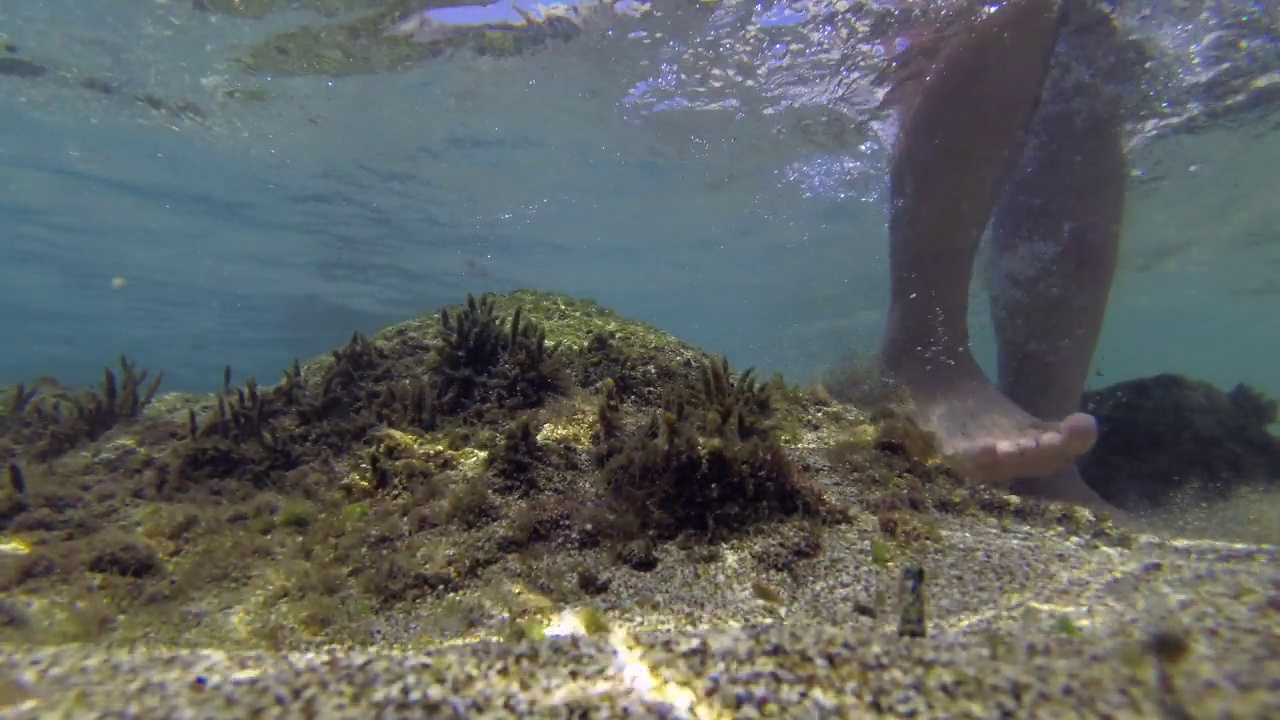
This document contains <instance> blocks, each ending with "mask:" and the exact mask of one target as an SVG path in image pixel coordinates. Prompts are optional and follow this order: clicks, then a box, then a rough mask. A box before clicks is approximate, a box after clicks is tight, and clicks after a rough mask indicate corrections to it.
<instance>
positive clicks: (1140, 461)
mask: <svg viewBox="0 0 1280 720" xmlns="http://www.w3.org/2000/svg"><path fill="white" fill-rule="evenodd" d="M1084 409H1085V411H1086V412H1090V413H1092V414H1094V415H1095V416H1096V417H1097V418H1098V424H1099V426H1100V428H1101V434H1100V435H1099V437H1098V443H1097V445H1096V446H1095V447H1094V449H1093V450H1092V451H1091V452H1090V453H1089V454H1088V455H1086V456H1085V457H1084V459H1083V460H1082V461H1081V464H1080V470H1081V473H1082V474H1083V475H1084V478H1085V480H1086V481H1087V482H1088V483H1089V484H1090V485H1091V486H1092V487H1093V488H1094V489H1095V490H1097V491H1098V493H1099V494H1101V495H1102V496H1103V497H1104V498H1106V499H1107V500H1109V501H1111V502H1113V503H1116V504H1117V505H1120V506H1121V507H1125V508H1144V507H1150V506H1153V505H1162V504H1166V503H1168V502H1170V501H1171V500H1174V499H1176V498H1180V497H1185V496H1186V495H1187V493H1190V494H1192V495H1196V496H1199V497H1200V498H1201V499H1212V498H1213V497H1222V496H1224V495H1227V494H1229V493H1230V492H1232V491H1233V490H1235V489H1238V488H1242V487H1253V488H1257V487H1266V486H1272V487H1273V486H1275V485H1276V484H1277V483H1280V437H1278V436H1277V435H1276V434H1275V433H1274V432H1272V431H1271V430H1270V427H1271V426H1273V424H1274V423H1275V422H1276V420H1277V418H1276V402H1275V401H1274V400H1271V399H1269V398H1267V397H1265V396H1264V395H1262V394H1261V393H1259V392H1258V391H1257V390H1255V389H1253V388H1251V387H1249V386H1248V385H1238V386H1236V387H1235V388H1234V389H1233V390H1231V391H1230V392H1223V391H1222V390H1220V389H1218V388H1217V387H1215V386H1213V385H1211V384H1209V383H1206V382H1200V381H1195V380H1190V379H1188V378H1185V377H1182V376H1179V375H1172V374H1163V375H1157V376H1155V377H1150V378H1140V379H1137V380H1129V381H1126V382H1121V383H1117V384H1115V385H1112V386H1110V387H1107V388H1103V389H1101V390H1098V391H1095V392H1090V393H1086V395H1085V399H1084Z"/></svg>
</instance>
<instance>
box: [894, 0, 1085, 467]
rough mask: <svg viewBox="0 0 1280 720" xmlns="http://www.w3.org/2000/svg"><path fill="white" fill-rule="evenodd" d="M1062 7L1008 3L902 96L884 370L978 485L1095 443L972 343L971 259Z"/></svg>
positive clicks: (1064, 461) (1025, 121) (955, 39)
mask: <svg viewBox="0 0 1280 720" xmlns="http://www.w3.org/2000/svg"><path fill="white" fill-rule="evenodd" d="M1057 10H1058V8H1057V4H1056V3H1055V2H1054V1H1053V0H1012V1H1011V2H1009V3H1007V4H1006V5H1004V6H1003V7H1001V8H1000V9H998V10H996V11H994V12H993V13H991V14H989V15H987V16H986V17H984V18H982V19H981V20H979V21H976V22H974V23H972V24H970V25H969V26H968V27H966V28H965V29H964V30H963V31H961V32H959V33H956V34H955V35H953V36H952V37H951V38H950V39H949V40H948V41H947V43H946V45H944V46H943V47H942V48H941V49H940V51H939V52H938V54H937V59H936V61H935V63H934V64H933V66H932V67H931V68H930V69H929V72H928V73H927V74H926V76H925V77H924V78H923V79H922V80H921V81H920V82H919V85H918V87H916V88H914V93H913V95H912V97H911V98H910V99H909V100H908V101H907V102H906V103H904V104H905V107H904V110H903V116H902V123H901V127H900V129H899V135H898V141H897V144H896V146H895V149H894V156H893V160H892V165H891V168H890V195H891V197H890V202H891V204H890V215H889V234H890V276H891V280H890V283H891V288H890V309H889V320H888V326H887V329H886V333H885V337H884V341H883V344H882V347H881V361H882V362H883V364H884V368H885V370H886V372H887V374H888V375H889V376H890V377H892V378H893V379H894V380H896V381H898V382H899V383H900V384H902V385H903V386H904V387H905V388H906V389H907V390H908V392H909V393H910V395H911V399H912V402H913V405H914V415H915V417H916V419H917V421H918V422H919V423H920V425H921V426H922V427H924V428H925V429H927V430H930V431H932V432H934V433H935V434H936V435H937V436H938V437H939V439H940V441H941V444H942V449H943V451H944V452H946V453H947V454H948V455H949V456H951V457H952V459H953V461H954V462H956V464H957V465H958V466H959V467H960V468H961V469H963V470H965V471H967V472H968V474H969V475H970V476H971V477H972V478H973V479H974V480H977V481H984V482H1007V481H1012V480H1014V479H1016V478H1019V477H1028V476H1043V475H1047V474H1049V473H1052V472H1054V471H1056V470H1059V469H1060V468H1062V467H1065V466H1067V465H1069V464H1070V463H1071V461H1072V460H1073V459H1074V458H1075V457H1077V456H1078V455H1079V454H1081V453H1083V452H1084V451H1085V450H1087V449H1088V448H1089V447H1090V446H1091V445H1092V443H1093V440H1094V438H1095V437H1096V426H1095V424H1094V422H1093V419H1092V418H1090V417H1089V416H1087V415H1080V414H1075V415H1070V416H1068V417H1067V418H1066V419H1065V420H1063V421H1061V422H1056V423H1045V422H1042V421H1040V420H1038V419H1037V418H1035V417H1033V416H1032V415H1030V414H1028V413H1027V412H1025V411H1023V410H1021V409H1020V408H1018V407H1017V405H1015V404H1014V403H1013V402H1012V401H1011V400H1009V399H1008V398H1006V397H1005V396H1004V395H1002V394H1001V393H1000V392H999V391H998V390H997V389H996V388H995V387H994V386H993V385H992V384H991V383H990V381H989V380H988V379H987V377H986V376H985V374H984V373H983V372H982V370H981V368H979V366H978V364H977V362H976V361H975V360H974V358H973V355H972V353H971V352H970V349H969V333H968V325H967V319H968V299H969V287H970V281H971V278H972V272H973V264H974V258H975V256H976V253H977V249H978V245H979V243H980V241H981V238H982V234H983V232H984V230H985V228H986V226H987V224H988V221H989V219H990V217H991V213H992V210H993V208H994V206H995V204H996V201H997V199H998V198H999V197H1000V195H1001V193H1002V188H1003V187H1004V186H1005V184H1006V181H1007V180H1008V179H1009V178H1010V176H1011V175H1012V173H1013V172H1014V169H1015V167H1016V163H1017V161H1018V159H1019V158H1020V157H1021V155H1022V150H1023V144H1024V137H1025V135H1026V130H1027V128H1028V126H1029V125H1030V123H1031V119H1032V117H1033V115H1034V113H1035V111H1036V106H1037V103H1038V102H1039V98H1040V93H1041V90H1042V87H1043V84H1044V81H1045V78H1046V76H1047V73H1048V69H1049V63H1050V57H1051V54H1052V51H1053V48H1054V45H1055V43H1056V41H1057V31H1058V15H1057Z"/></svg>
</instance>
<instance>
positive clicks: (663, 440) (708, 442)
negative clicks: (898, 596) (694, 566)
mask: <svg viewBox="0 0 1280 720" xmlns="http://www.w3.org/2000/svg"><path fill="white" fill-rule="evenodd" d="M690 397H691V398H692V399H693V401H694V402H693V403H691V402H689V401H688V400H687V399H686V398H690ZM605 402H606V403H607V402H608V400H607V399H606V401H605ZM770 416H771V410H770V402H769V397H768V394H767V393H764V392H762V391H761V389H760V388H759V387H757V386H756V384H755V381H754V379H753V378H752V373H751V370H746V371H744V372H742V373H741V374H739V375H738V376H737V377H736V378H734V377H733V376H731V375H730V374H729V370H728V363H727V362H726V361H724V360H721V361H719V362H713V363H711V364H710V365H708V366H707V367H706V368H705V369H704V371H703V374H702V381H701V383H700V385H699V386H697V387H695V388H681V387H677V388H673V389H671V390H669V392H668V395H667V398H666V401H665V402H664V405H663V408H662V410H661V412H656V413H654V414H653V415H651V416H650V418H649V420H648V422H647V423H645V424H644V425H642V426H641V427H639V428H637V429H636V430H634V431H633V432H632V433H630V434H629V435H626V436H615V437H614V438H613V439H612V440H610V439H608V437H607V435H608V434H612V432H611V431H604V427H603V426H606V425H608V424H609V423H611V422H612V421H610V420H607V419H608V418H609V417H610V411H609V410H608V409H607V405H606V406H605V407H604V408H602V411H601V417H602V418H605V419H606V422H602V432H601V433H600V437H601V439H602V442H604V443H605V446H604V447H602V449H601V454H602V456H603V457H604V458H605V460H606V465H605V467H604V470H603V477H604V482H605V484H606V487H607V491H608V493H609V496H610V498H611V500H612V502H613V503H614V504H615V506H616V508H617V510H618V512H619V513H623V514H625V515H626V516H628V517H632V518H635V519H637V520H638V522H639V526H640V529H641V530H643V531H646V532H649V533H652V534H653V535H655V536H657V537H660V538H670V537H674V536H675V535H677V534H679V533H681V532H683V531H686V530H688V531H694V532H697V533H701V534H704V535H706V536H708V537H712V538H715V537H721V536H724V535H726V534H730V533H734V532H738V531H741V530H742V529H743V528H745V527H746V526H748V525H750V524H751V523H755V522H760V521H764V520H769V519H774V518H780V517H784V516H788V515H795V514H807V515H820V514H821V512H822V509H823V503H822V501H821V498H820V496H819V495H818V493H817V492H816V491H815V490H814V489H813V488H811V487H810V486H809V485H808V484H807V483H806V482H805V481H804V480H803V479H802V478H801V477H799V476H798V475H797V473H796V469H795V467H794V466H793V465H792V462H791V460H790V459H789V458H788V457H787V454H786V451H785V450H784V449H783V447H782V445H781V443H780V442H779V441H778V439H777V437H776V436H775V434H774V432H773V428H772V426H771V424H770Z"/></svg>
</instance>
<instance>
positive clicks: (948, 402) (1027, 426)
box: [893, 360, 1098, 492]
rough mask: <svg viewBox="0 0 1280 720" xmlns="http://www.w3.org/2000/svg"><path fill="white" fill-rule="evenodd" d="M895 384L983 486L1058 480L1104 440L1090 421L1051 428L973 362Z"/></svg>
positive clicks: (898, 375)
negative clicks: (1056, 477) (1004, 392)
mask: <svg viewBox="0 0 1280 720" xmlns="http://www.w3.org/2000/svg"><path fill="white" fill-rule="evenodd" d="M893 377H894V379H896V380H897V381H898V382H900V383H902V384H903V385H904V386H905V387H906V389H907V390H908V392H909V393H910V395H911V401H912V405H913V406H914V407H913V410H912V415H913V417H914V418H915V420H916V422H917V423H919V425H920V427H922V428H923V429H925V430H929V431H931V432H933V433H934V434H935V435H937V437H938V441H939V443H940V444H941V446H942V447H941V449H942V452H943V454H945V455H946V456H947V457H948V459H949V460H950V461H951V462H952V464H953V465H954V466H955V467H956V469H957V470H960V471H962V472H964V473H967V474H968V475H969V477H970V478H971V479H972V480H974V481H976V482H984V483H1009V482H1012V481H1014V480H1016V479H1018V478H1027V477H1036V478H1041V477H1047V476H1051V475H1053V474H1054V473H1056V472H1058V471H1060V470H1063V469H1064V468H1067V467H1070V466H1071V465H1072V464H1073V463H1074V462H1075V459H1076V458H1078V457H1080V456H1081V455H1083V454H1084V453H1085V452H1086V451H1088V450H1089V448H1091V447H1093V443H1094V441H1095V440H1096V439H1097V437H1098V425H1097V422H1096V421H1095V420H1094V419H1093V416H1091V415H1086V414H1084V413H1075V414H1072V415H1069V416H1067V417H1066V418H1064V419H1062V420H1059V421H1056V422H1046V421H1043V420H1040V419H1038V418H1035V417H1032V416H1031V415H1029V414H1027V413H1026V412H1024V411H1023V410H1022V409H1020V408H1019V407H1018V406H1017V405H1015V404H1014V403H1013V402H1012V401H1011V400H1009V399H1008V398H1006V397H1005V396H1004V395H1002V394H1001V393H1000V391H999V390H997V389H996V388H995V387H994V386H992V384H991V383H990V382H989V381H988V380H987V378H986V376H985V375H984V374H983V373H982V370H981V369H980V368H979V367H978V366H977V363H974V362H973V361H972V360H969V361H968V362H959V363H956V364H954V365H945V366H943V367H938V366H937V365H934V366H932V367H930V368H928V369H927V370H924V371H922V372H914V373H913V372H910V371H907V372H895V373H893ZM1080 484H1081V485H1083V484H1084V482H1083V481H1080ZM1077 489H1078V488H1077ZM1085 489H1086V490H1088V488H1087V486H1085ZM1090 492H1092V491H1090Z"/></svg>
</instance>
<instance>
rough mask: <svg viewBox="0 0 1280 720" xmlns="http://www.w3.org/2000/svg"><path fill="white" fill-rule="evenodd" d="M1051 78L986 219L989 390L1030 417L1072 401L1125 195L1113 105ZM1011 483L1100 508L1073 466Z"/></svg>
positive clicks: (1090, 79) (1104, 294)
mask: <svg viewBox="0 0 1280 720" xmlns="http://www.w3.org/2000/svg"><path fill="white" fill-rule="evenodd" d="M1067 32H1070V31H1067ZM1097 34H1098V33H1097V32H1093V35H1095V36H1096V35H1097ZM1082 40H1083V39H1082ZM1072 41H1073V38H1072V37H1070V36H1067V37H1066V38H1065V39H1064V42H1065V43H1067V44H1068V45H1069V44H1071V43H1072ZM1075 52H1076V53H1083V52H1086V50H1085V49H1083V48H1077V49H1076V51H1075ZM1062 74H1063V75H1065V76H1069V78H1070V79H1063V80H1061V81H1058V80H1056V79H1051V80H1050V83H1049V88H1048V90H1047V94H1048V95H1049V96H1051V97H1048V98H1047V99H1046V101H1045V102H1044V103H1043V104H1042V106H1041V107H1040V109H1039V111H1038V112H1037V114H1036V117H1035V119H1034V120H1033V123H1032V127H1031V130H1030V133H1029V135H1028V142H1027V147H1026V150H1025V151H1024V155H1023V161H1022V163H1021V164H1020V165H1019V167H1018V169H1017V170H1016V171H1015V173H1014V175H1013V177H1012V178H1011V181H1010V185H1009V189H1008V192H1007V193H1006V195H1005V197H1004V198H1003V200H1002V201H1001V203H1000V204H999V205H998V207H997V209H996V214H995V218H994V220H993V222H992V226H991V234H992V243H991V245H992V247H991V256H990V260H991V263H990V266H991V271H992V272H990V273H989V276H990V283H991V287H990V291H991V310H992V320H993V322H994V326H995V334H996V343H997V357H998V364H999V387H1000V390H1001V391H1002V392H1003V393H1004V394H1005V396H1007V397H1008V398H1009V399H1011V400H1013V401H1014V402H1015V403H1017V404H1018V406H1019V407H1021V408H1022V409H1024V410H1026V411H1027V412H1028V413H1030V414H1032V415H1034V416H1036V417H1041V418H1055V417H1063V416H1065V415H1068V414H1070V413H1073V412H1075V411H1076V410H1078V409H1079V408H1080V400H1081V395H1082V393H1083V391H1084V385H1085V381H1086V379H1087V377H1088V373H1089V366H1090V364H1091V362H1092V359H1093V353H1094V349H1095V347H1096V346H1097V343H1098V336H1099V333H1100V332H1101V329H1102V322H1103V317H1104V315H1105V313H1106V307H1107V299H1108V296H1109V294H1110V290H1111V282H1112V279H1113V277H1114V275H1115V269H1116V259H1117V255H1118V248H1119V242H1120V229H1121V222H1122V220H1123V214H1124V202H1125V184H1126V173H1125V160H1124V148H1123V122H1122V116H1121V112H1120V110H1119V108H1118V107H1116V104H1117V103H1115V102H1114V101H1113V100H1111V99H1109V98H1108V97H1107V96H1106V93H1105V92H1103V91H1102V88H1101V87H1100V86H1099V82H1100V81H1099V80H1098V77H1097V74H1090V73H1082V72H1064V73H1062ZM1014 487H1015V490H1017V491H1019V492H1025V493H1030V494H1035V495H1038V496H1045V497H1051V498H1055V499H1061V500H1068V501H1072V502H1078V503H1082V504H1087V505H1093V506H1106V503H1105V502H1104V501H1103V500H1102V499H1101V498H1100V497H1099V496H1098V495H1097V493H1095V492H1094V491H1093V490H1091V489H1090V488H1089V487H1088V486H1087V485H1086V484H1085V483H1084V481H1083V480H1082V479H1081V477H1080V474H1079V472H1078V471H1077V470H1076V469H1075V467H1074V465H1073V466H1068V467H1066V468H1063V469H1062V470H1059V471H1057V472H1054V473H1052V474H1049V475H1047V476H1042V477H1037V478H1028V479H1024V480H1021V481H1019V482H1018V483H1016V484H1015V486H1014Z"/></svg>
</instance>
